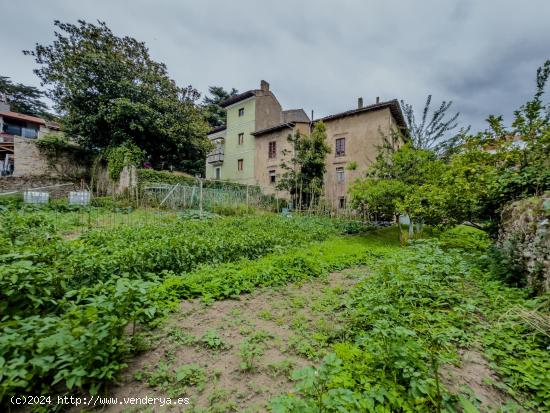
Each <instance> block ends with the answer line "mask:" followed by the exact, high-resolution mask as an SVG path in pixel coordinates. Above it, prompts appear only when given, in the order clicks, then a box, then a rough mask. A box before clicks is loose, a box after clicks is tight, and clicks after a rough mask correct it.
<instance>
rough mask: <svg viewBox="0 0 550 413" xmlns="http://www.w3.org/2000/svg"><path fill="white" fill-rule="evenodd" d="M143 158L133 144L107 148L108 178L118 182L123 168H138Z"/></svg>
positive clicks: (142, 154)
mask: <svg viewBox="0 0 550 413" xmlns="http://www.w3.org/2000/svg"><path fill="white" fill-rule="evenodd" d="M144 158H145V154H144V152H143V151H142V150H141V149H140V148H138V147H137V146H136V145H134V144H133V143H128V144H125V145H121V146H116V147H113V148H109V149H107V151H106V159H107V169H108V171H109V178H111V179H112V180H113V181H116V180H118V178H119V177H120V173H121V172H122V170H123V169H124V167H125V166H132V165H133V166H138V165H139V164H140V163H141V162H142V161H143V159H144Z"/></svg>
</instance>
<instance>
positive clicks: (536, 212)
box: [497, 193, 550, 294]
mask: <svg viewBox="0 0 550 413" xmlns="http://www.w3.org/2000/svg"><path fill="white" fill-rule="evenodd" d="M497 246H498V247H499V248H500V250H501V252H502V253H503V254H504V256H505V258H506V260H507V261H508V263H509V264H510V268H511V269H513V270H514V271H515V272H518V273H519V274H521V276H522V278H523V279H524V280H525V283H526V284H527V286H529V287H530V288H531V289H532V290H533V291H534V292H536V293H538V294H542V293H545V292H548V291H550V193H546V194H544V195H542V196H540V197H532V198H526V199H522V200H521V201H517V202H514V203H512V204H510V205H508V206H507V207H506V208H505V209H504V211H503V212H502V225H501V230H500V232H499V237H498V242H497Z"/></svg>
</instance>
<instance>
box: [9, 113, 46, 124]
mask: <svg viewBox="0 0 550 413" xmlns="http://www.w3.org/2000/svg"><path fill="white" fill-rule="evenodd" d="M0 116H3V117H5V118H10V119H17V120H24V121H26V122H32V123H38V124H39V125H45V124H46V121H44V119H42V118H37V117H36V116H31V115H25V114H23V113H18V112H11V111H5V112H0Z"/></svg>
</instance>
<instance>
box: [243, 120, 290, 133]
mask: <svg viewBox="0 0 550 413" xmlns="http://www.w3.org/2000/svg"><path fill="white" fill-rule="evenodd" d="M295 125H296V122H285V123H279V124H278V125H275V126H270V127H269V128H265V129H260V130H258V131H256V132H252V133H251V135H252V136H260V135H264V134H266V133H271V132H275V131H278V130H280V129H284V128H293V127H294V126H295Z"/></svg>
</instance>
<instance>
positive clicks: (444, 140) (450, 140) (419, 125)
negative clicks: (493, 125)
mask: <svg viewBox="0 0 550 413" xmlns="http://www.w3.org/2000/svg"><path fill="white" fill-rule="evenodd" d="M431 102H432V95H428V97H427V98H426V103H425V104H424V109H423V110H422V116H421V118H420V122H417V119H416V116H415V113H414V108H413V106H412V105H411V104H408V103H405V102H404V101H403V100H402V101H401V107H402V108H403V114H404V115H405V119H406V121H407V128H408V133H409V136H410V141H411V144H412V146H413V147H414V148H416V149H429V150H433V151H435V152H437V153H439V154H443V155H445V154H446V153H447V152H449V151H452V150H453V148H455V147H456V146H457V145H458V144H459V143H460V139H461V138H462V137H463V136H464V135H466V134H467V133H468V131H469V130H470V127H469V126H468V127H467V128H460V130H459V131H458V133H454V134H453V135H450V133H451V132H452V131H453V130H455V129H456V128H457V127H458V122H457V119H458V117H459V116H460V113H459V112H457V113H455V114H454V115H450V116H449V117H448V118H446V116H447V112H448V110H449V109H450V108H451V105H452V104H453V102H452V101H449V102H446V101H443V102H441V104H440V105H439V108H437V109H435V110H434V111H433V112H432V113H431V114H430V105H431Z"/></svg>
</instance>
